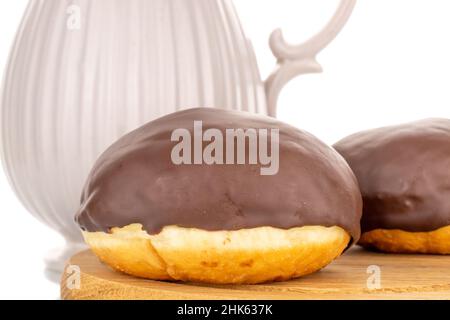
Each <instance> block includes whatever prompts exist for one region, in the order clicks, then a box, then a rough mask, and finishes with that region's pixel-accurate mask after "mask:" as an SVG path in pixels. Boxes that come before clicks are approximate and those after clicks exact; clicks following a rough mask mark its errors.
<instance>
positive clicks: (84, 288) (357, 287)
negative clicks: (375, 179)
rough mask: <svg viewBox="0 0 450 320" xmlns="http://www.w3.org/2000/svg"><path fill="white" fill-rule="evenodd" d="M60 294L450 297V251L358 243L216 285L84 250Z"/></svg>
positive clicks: (75, 296) (198, 297)
mask: <svg viewBox="0 0 450 320" xmlns="http://www.w3.org/2000/svg"><path fill="white" fill-rule="evenodd" d="M74 266H75V267H74ZM77 266H78V267H79V268H78V267H77ZM370 266H376V267H372V268H369V267H370ZM377 267H379V269H377ZM77 270H79V276H80V277H79V280H80V281H79V288H75V289H69V288H68V285H67V284H68V283H69V284H70V285H69V287H72V288H73V284H74V282H73V280H74V275H75V276H77V275H76V273H77V272H78V271H77ZM374 270H375V272H377V271H376V270H379V271H380V279H381V286H380V287H379V288H378V289H377V288H373V285H374V284H375V285H376V282H371V281H369V282H370V284H372V285H371V286H368V284H367V283H368V279H369V278H370V277H371V276H372V278H371V279H373V274H372V273H371V272H373V271H374ZM75 283H76V282H75ZM61 297H62V299H76V300H81V299H83V300H84V299H139V300H149V299H151V300H153V299H161V300H162V299H175V300H177V299H185V300H227V299H268V300H272V299H325V300H326V299H450V256H426V255H388V254H380V253H374V252H368V251H365V250H363V249H361V248H355V249H353V250H350V251H349V252H347V253H346V254H345V255H343V256H342V257H341V258H339V259H338V260H336V261H335V262H334V263H332V264H331V265H329V266H328V267H326V268H325V269H323V270H322V271H320V272H318V273H315V274H312V275H310V276H306V277H303V278H301V279H297V280H293V281H287V282H280V283H271V284H263V285H240V286H223V285H221V286H216V285H204V284H194V283H187V284H186V283H169V282H160V281H150V280H143V279H138V278H134V277H130V276H127V275H124V274H121V273H118V272H115V271H113V270H111V269H110V268H108V267H107V266H105V265H104V264H102V263H101V262H100V261H99V260H98V259H97V258H96V257H95V256H94V254H93V253H92V252H90V251H84V252H81V253H79V254H77V255H75V256H73V257H72V258H71V259H70V261H69V262H68V264H67V266H66V272H64V274H63V277H62V280H61Z"/></svg>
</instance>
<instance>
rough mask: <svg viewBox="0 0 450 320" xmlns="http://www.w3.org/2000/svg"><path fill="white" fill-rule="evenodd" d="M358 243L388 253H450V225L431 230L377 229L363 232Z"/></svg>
mask: <svg viewBox="0 0 450 320" xmlns="http://www.w3.org/2000/svg"><path fill="white" fill-rule="evenodd" d="M359 244H360V245H361V246H363V247H366V248H369V249H376V250H379V251H383V252H390V253H424V254H450V226H447V227H444V228H440V229H438V230H435V231H431V232H407V231H402V230H385V229H377V230H373V231H369V232H366V233H364V234H363V235H362V237H361V239H360V241H359Z"/></svg>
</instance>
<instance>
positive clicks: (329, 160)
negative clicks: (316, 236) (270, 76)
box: [76, 108, 362, 241]
mask: <svg viewBox="0 0 450 320" xmlns="http://www.w3.org/2000/svg"><path fill="white" fill-rule="evenodd" d="M199 120H202V121H203V128H204V129H203V130H204V131H205V130H207V129H209V128H217V129H220V130H221V131H222V132H223V133H224V132H225V130H226V129H238V128H241V129H248V128H253V129H260V128H261V129H269V130H270V129H280V157H279V160H280V161H279V162H280V169H279V172H278V174H277V175H273V176H261V175H260V166H259V165H211V166H209V165H179V166H177V165H174V164H173V163H172V161H171V151H172V148H173V147H174V146H175V145H176V144H177V143H176V142H171V134H172V132H173V130H175V129H178V128H185V129H188V130H190V132H191V134H192V133H193V126H194V121H199ZM192 135H193V134H192ZM247 147H248V146H247ZM361 214H362V198H361V194H360V192H359V188H358V186H357V181H356V178H355V176H354V175H353V173H352V171H351V169H350V168H349V166H348V164H347V163H346V162H345V160H344V159H343V158H342V157H341V156H340V155H339V154H338V153H337V152H336V151H335V150H334V149H333V148H331V147H329V146H327V145H325V144H324V143H322V142H320V141H319V140H318V139H317V138H315V137H313V136H312V135H310V134H309V133H306V132H303V131H300V130H298V129H296V128H293V127H291V126H289V125H286V124H284V123H282V122H279V121H277V120H275V119H273V118H269V117H263V116H256V115H253V114H250V113H246V112H235V111H225V110H219V109H206V108H202V109H192V110H187V111H181V112H177V113H174V114H171V115H169V116H166V117H163V118H160V119H158V120H155V121H153V122H150V123H148V124H147V125H145V126H143V127H141V128H140V129H137V130H136V131H134V132H131V133H130V134H128V135H126V136H125V137H123V138H121V139H120V140H119V141H117V142H116V143H115V144H113V145H112V146H111V147H110V148H109V149H108V150H107V151H106V152H105V153H104V154H103V155H102V156H101V157H100V159H99V160H98V161H97V163H96V165H95V166H94V168H93V170H92V172H91V174H90V176H89V178H88V181H87V183H86V186H85V189H84V192H83V195H82V199H81V208H80V209H79V211H78V213H77V214H76V221H77V222H78V224H79V225H80V226H81V228H82V229H84V230H88V231H91V232H94V231H103V232H108V231H109V230H110V228H112V227H123V226H126V225H129V224H132V223H141V224H142V225H143V226H144V229H145V230H146V231H147V232H148V233H150V234H157V233H159V232H160V231H161V230H162V228H164V227H165V226H169V225H177V226H180V227H186V228H199V229H203V230H209V231H217V230H239V229H247V228H256V227H261V226H272V227H276V228H282V229H289V228H293V227H301V226H309V225H320V226H326V227H331V226H335V225H336V226H340V227H342V228H343V229H345V230H346V231H347V232H349V233H350V234H351V236H352V237H353V240H354V241H356V240H358V239H359V236H360V219H361Z"/></svg>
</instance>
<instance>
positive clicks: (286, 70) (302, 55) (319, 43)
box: [265, 0, 356, 117]
mask: <svg viewBox="0 0 450 320" xmlns="http://www.w3.org/2000/svg"><path fill="white" fill-rule="evenodd" d="M355 5H356V0H342V1H341V3H340V5H339V7H338V9H337V11H336V13H335V15H334V17H333V18H332V19H331V21H330V22H329V23H328V25H327V26H326V27H325V28H324V29H323V30H322V31H321V32H319V33H318V34H317V35H316V36H314V37H312V38H311V39H310V40H308V41H306V42H305V43H303V44H301V45H290V44H288V43H287V42H286V40H285V39H284V37H283V33H282V31H281V30H280V29H277V30H275V31H274V32H273V33H272V34H271V36H270V48H271V50H272V52H273V54H274V55H275V57H276V58H277V59H278V67H277V69H276V70H275V71H274V72H273V73H272V74H271V75H270V77H269V78H268V79H267V80H266V82H265V91H266V96H267V106H268V113H269V115H270V116H272V117H276V115H277V103H278V97H279V95H280V92H281V90H282V89H283V87H284V86H285V85H286V84H287V83H288V82H289V81H291V80H292V79H294V78H295V77H297V76H299V75H303V74H308V73H320V72H322V66H321V65H320V64H319V63H318V62H317V60H316V56H317V54H318V53H319V52H321V51H322V50H323V49H324V48H325V47H327V46H328V45H329V44H330V42H331V41H333V40H334V39H335V38H336V36H337V35H338V34H339V32H340V31H341V30H342V28H343V27H344V26H345V24H346V23H347V21H348V19H349V18H350V16H351V14H352V12H353V9H354V7H355Z"/></svg>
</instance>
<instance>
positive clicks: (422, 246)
mask: <svg viewBox="0 0 450 320" xmlns="http://www.w3.org/2000/svg"><path fill="white" fill-rule="evenodd" d="M335 148H336V149H337V151H338V152H340V153H341V154H342V155H343V156H344V158H345V159H346V160H347V162H348V163H349V164H350V166H351V168H352V169H353V171H354V173H355V175H356V176H357V178H358V181H359V185H360V189H361V192H362V195H363V199H364V206H363V207H364V209H363V218H362V227H361V228H362V233H363V235H362V237H361V240H360V244H361V245H363V246H365V247H369V248H375V249H379V250H382V251H386V252H404V253H434V254H448V253H450V228H449V225H450V120H447V119H428V120H423V121H418V122H414V123H408V124H404V125H399V126H391V127H385V128H380V129H375V130H369V131H365V132H361V133H357V134H354V135H352V136H350V137H348V138H345V139H344V140H342V141H340V142H338V143H337V144H336V145H335Z"/></svg>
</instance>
